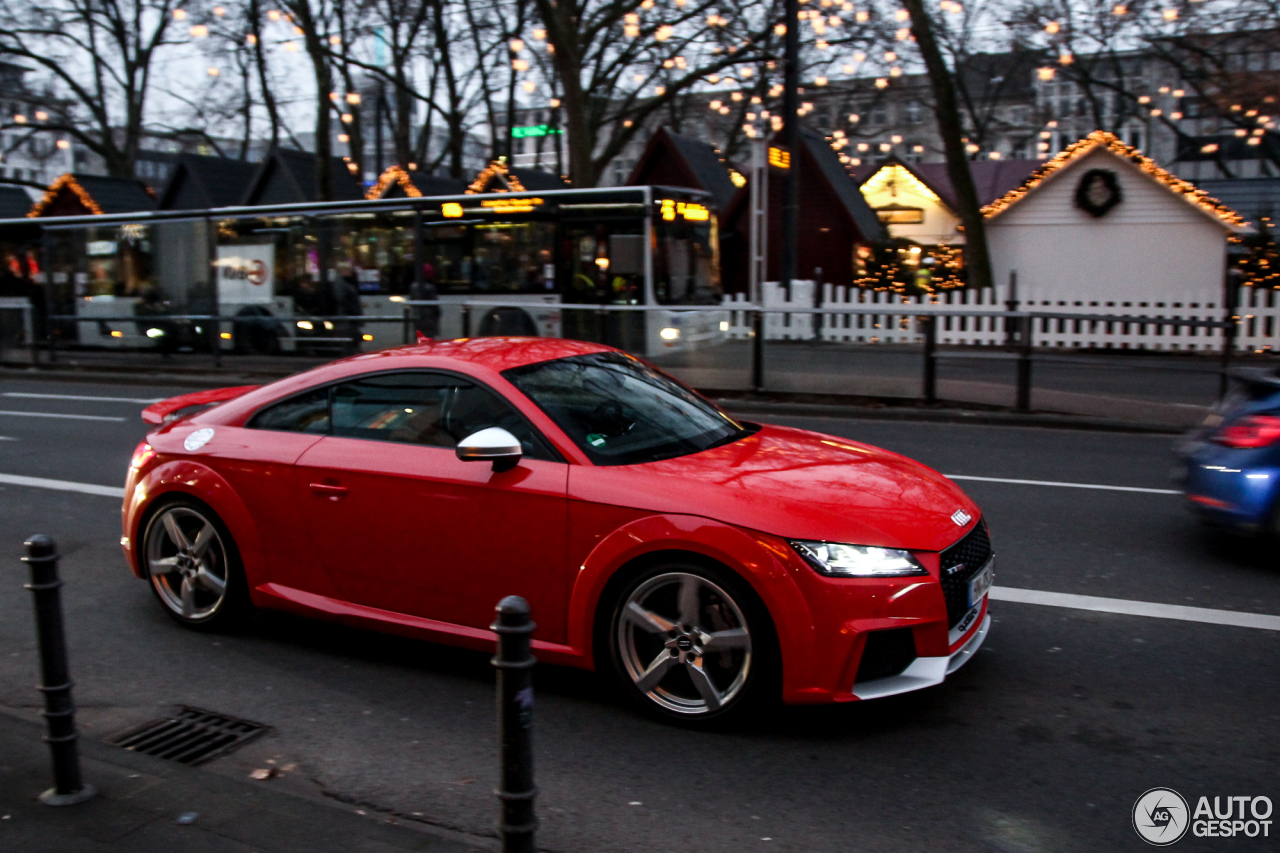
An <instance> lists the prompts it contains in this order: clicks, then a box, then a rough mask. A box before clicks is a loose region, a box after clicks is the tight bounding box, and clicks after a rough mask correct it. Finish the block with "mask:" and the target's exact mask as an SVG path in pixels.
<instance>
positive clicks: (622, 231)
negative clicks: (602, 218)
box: [563, 223, 644, 305]
mask: <svg viewBox="0 0 1280 853" xmlns="http://www.w3.org/2000/svg"><path fill="white" fill-rule="evenodd" d="M564 258H565V260H566V261H567V264H566V266H567V270H566V273H567V274H566V276H565V281H564V283H563V296H564V298H565V300H566V301H568V302H578V303H592V304H594V303H602V304H610V305H639V304H640V303H641V302H643V301H644V234H643V233H641V231H640V229H639V227H638V226H637V225H634V224H630V223H628V224H625V225H623V224H618V225H612V226H610V225H596V226H592V227H587V226H578V225H570V226H566V228H565V245H564Z"/></svg>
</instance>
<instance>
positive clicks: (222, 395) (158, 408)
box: [142, 385, 262, 424]
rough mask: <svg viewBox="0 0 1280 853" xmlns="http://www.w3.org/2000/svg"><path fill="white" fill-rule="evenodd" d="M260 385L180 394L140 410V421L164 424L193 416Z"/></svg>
mask: <svg viewBox="0 0 1280 853" xmlns="http://www.w3.org/2000/svg"><path fill="white" fill-rule="evenodd" d="M261 387H262V386H261V385H237V386H236V387H234V388H214V389H213V390H211V391H196V392H195V393H193V394H182V395H181V396H178V397H170V398H169V399H168V400H161V401H160V402H159V403H152V404H151V405H150V406H147V407H146V408H145V409H143V410H142V421H143V423H148V424H164V423H168V422H169V421H176V420H177V419H178V418H185V417H187V416H189V415H194V414H195V413H196V412H200V411H203V410H205V409H209V408H212V407H214V406H216V405H218V404H219V403H222V402H225V401H227V400H233V399H235V398H236V397H239V396H241V395H242V394H247V393H249V392H250V391H252V390H253V389H255V388H261Z"/></svg>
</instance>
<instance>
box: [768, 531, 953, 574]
mask: <svg viewBox="0 0 1280 853" xmlns="http://www.w3.org/2000/svg"><path fill="white" fill-rule="evenodd" d="M790 541H791V547H792V548H795V549H796V553H798V554H799V555H800V556H801V557H804V559H805V560H806V561H807V562H808V563H809V565H811V566H813V568H814V570H816V571H817V572H818V574H821V575H826V576H827V577H832V578H899V577H905V576H907V575H926V574H928V572H927V571H925V568H924V566H922V565H920V561H919V560H917V559H916V558H915V557H913V556H911V552H909V551H900V550H898V549H897V548H872V547H870V546H867V545H842V544H840V543H839V542H813V541H809V540H804V539H792V540H790Z"/></svg>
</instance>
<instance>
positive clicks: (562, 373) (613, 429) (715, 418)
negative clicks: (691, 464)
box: [502, 352, 754, 465]
mask: <svg viewBox="0 0 1280 853" xmlns="http://www.w3.org/2000/svg"><path fill="white" fill-rule="evenodd" d="M502 375H503V376H505V377H506V378H507V379H508V380H509V381H510V382H511V383H512V384H513V385H515V386H516V387H517V388H519V389H520V390H521V391H523V392H524V394H525V395H526V396H528V398H529V399H530V400H532V401H533V402H534V403H535V404H537V406H538V407H539V408H540V409H542V411H544V412H546V413H547V416H548V417H550V418H551V419H552V420H553V421H555V422H556V425H557V426H559V427H560V428H561V429H562V430H564V431H565V434H566V435H568V436H569V438H570V439H572V440H573V442H574V443H575V444H577V445H578V447H580V448H582V450H583V451H584V452H585V453H586V454H587V456H588V457H589V458H590V459H591V461H592V462H594V463H595V464H596V465H632V464H635V463H637V462H653V461H656V460H658V459H671V458H672V457H675V456H684V455H687V454H689V453H697V452H698V451H700V450H706V449H708V448H710V447H718V446H719V445H722V444H728V443H729V442H731V441H735V440H737V439H739V438H741V437H742V436H744V435H749V434H751V433H752V432H753V431H754V430H751V429H749V428H747V427H744V426H743V425H741V424H739V423H737V422H736V421H734V420H733V419H731V418H730V417H729V416H728V415H726V414H725V413H724V412H721V411H720V410H719V409H717V408H715V407H714V406H712V405H711V404H710V403H708V402H707V401H706V400H703V399H702V398H700V397H698V396H697V395H695V394H693V393H691V392H690V391H688V390H686V389H685V388H683V387H681V386H680V385H679V384H677V383H676V382H674V381H672V380H671V379H669V378H667V377H666V376H663V375H662V374H661V373H658V372H657V371H656V370H654V369H653V368H651V367H648V366H647V365H645V364H643V363H641V362H639V361H636V360H635V359H633V358H630V357H628V356H625V355H623V354H621V353H612V352H610V353H595V354H593V355H582V356H573V357H571V358H561V359H556V360H554V361H544V362H540V363H538V364H530V365H526V366H524V367H516V368H512V369H510V370H505V371H503V373H502Z"/></svg>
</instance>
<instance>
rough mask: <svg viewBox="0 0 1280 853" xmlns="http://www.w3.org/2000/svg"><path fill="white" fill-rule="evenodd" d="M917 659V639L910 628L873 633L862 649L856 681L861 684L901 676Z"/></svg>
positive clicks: (868, 636) (869, 635)
mask: <svg viewBox="0 0 1280 853" xmlns="http://www.w3.org/2000/svg"><path fill="white" fill-rule="evenodd" d="M915 659H916V638H915V634H914V633H912V631H911V629H910V628H890V629H888V630H887V631H872V632H871V633H870V634H868V635H867V644H866V646H864V647H863V649H862V660H861V661H859V662H858V675H857V677H856V678H854V681H855V682H857V683H858V684H861V683H862V682H864V681H872V680H874V679H877V678H888V677H889V676H891V675H899V674H901V672H902V671H903V670H904V669H906V668H907V667H909V666H911V662H912V661H913V660H915Z"/></svg>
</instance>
